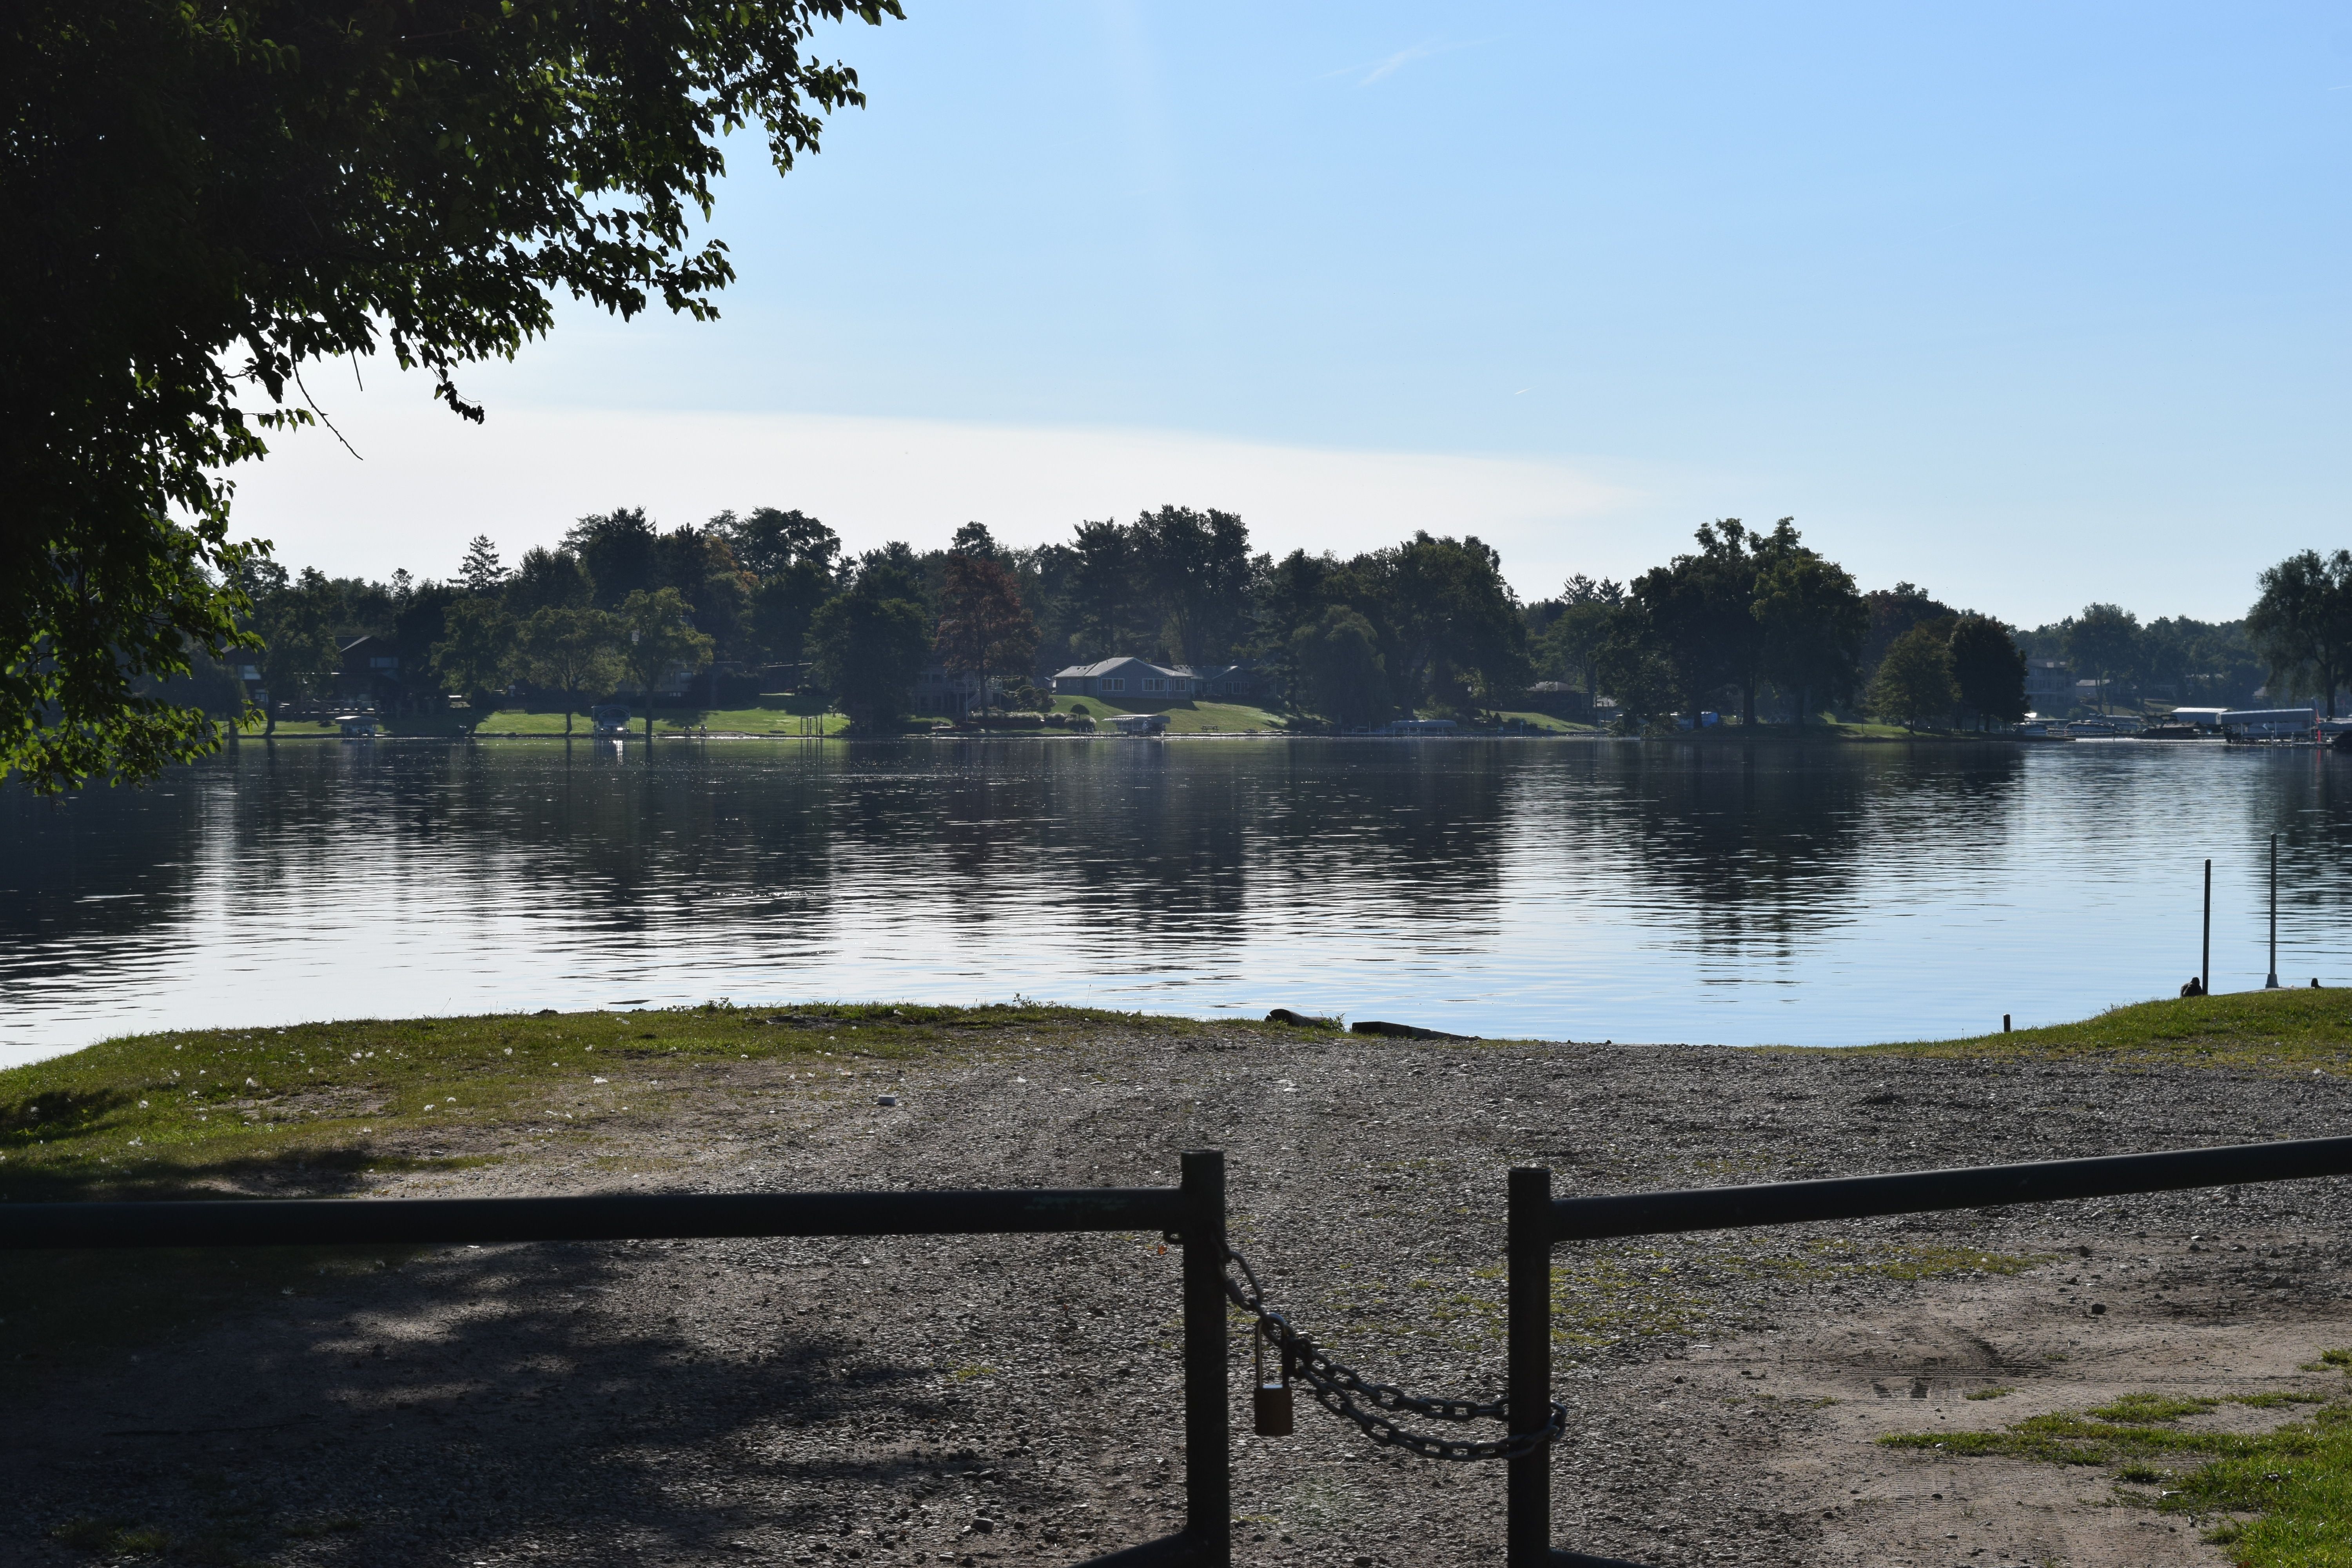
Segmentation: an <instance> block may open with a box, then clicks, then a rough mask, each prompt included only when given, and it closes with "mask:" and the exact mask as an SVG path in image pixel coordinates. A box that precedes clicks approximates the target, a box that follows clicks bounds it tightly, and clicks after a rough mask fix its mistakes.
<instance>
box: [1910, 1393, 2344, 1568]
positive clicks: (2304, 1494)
mask: <svg viewBox="0 0 2352 1568" xmlns="http://www.w3.org/2000/svg"><path fill="white" fill-rule="evenodd" d="M2328 1356H2329V1357H2341V1358H2343V1359H2341V1360H2331V1359H2328V1358H2327V1357H2323V1359H2322V1362H2321V1363H2315V1365H2317V1364H2324V1365H2326V1366H2329V1367H2331V1368H2333V1367H2343V1366H2347V1365H2352V1355H2347V1352H2328ZM2224 1404H2231V1405H2250V1406H2252V1407H2253V1408H2255V1409H2273V1408H2277V1407H2280V1406H2283V1405H2317V1406H2318V1408H2317V1409H2315V1411H2314V1412H2313V1414H2312V1415H2311V1416H2310V1417H2309V1418H2308V1419H2306V1420H2301V1421H2290V1422H2288V1423H2286V1424H2284V1426H2278V1427H2276V1428H2273V1430H2271V1431H2268V1432H2261V1433H2252V1434H2247V1433H2229V1432H2203V1431H2196V1430H2190V1429H2184V1428H2183V1427H2181V1426H2180V1425H2179V1423H2180V1422H2181V1421H2182V1420H2184V1419H2186V1418H2187V1417H2189V1416H2192V1415H2202V1414H2204V1413H2206V1412H2208V1411H2210V1410H2214V1409H2217V1408H2219V1407H2220V1406H2221V1405H2224ZM1879 1441H1880V1442H1881V1443H1884V1444H1885V1445H1887V1446H1888V1447H1896V1448H1917V1449H1929V1450H1937V1451H1941V1452H1943V1453H1947V1454H1953V1455H1961V1456H1979V1455H2000V1456H2004V1457H2008V1458H2022V1459H2034V1460H2040V1461H2042V1462H2045V1463H2050V1464H2061V1465H2085V1466H2087V1465H2112V1466H2114V1467H2116V1480H2117V1481H2118V1482H2123V1483H2128V1484H2131V1485H2137V1486H2160V1487H2163V1488H2165V1490H2163V1491H2161V1492H2160V1493H2158V1496H2157V1497H2156V1498H2155V1499H2153V1500H2152V1501H2153V1503H2154V1506H2155V1507H2157V1508H2158V1509H2159V1510H2164V1511H2166V1512H2168V1513H2184V1514H2189V1515H2192V1516H2195V1517H2196V1518H2197V1519H2198V1520H2199V1521H2200V1522H2203V1521H2211V1522H2212V1528H2211V1529H2210V1530H2208V1531H2207V1532H2206V1535H2205V1539H2206V1540H2208V1541H2210V1542H2215V1543H2216V1544H2220V1545H2225V1546H2228V1547H2230V1548H2231V1553H2230V1555H2231V1561H2233V1562H2235V1563H2238V1564H2240V1565H2241V1568H2352V1399H2347V1398H2344V1397H2340V1396H2331V1395H2327V1394H2242V1395H2239V1396H2237V1397H2235V1398H2231V1399H2221V1398H2206V1397H2202V1396H2199V1395H2182V1394H2160V1393H2139V1394H2125V1395H2124V1396H2123V1397H2122V1398H2120V1399H2117V1400H2115V1401H2113V1402H2112V1403H2110V1404H2107V1405H2099V1406H2096V1407H2095V1408H2093V1409H2090V1410H2085V1411H2083V1412H2081V1413H2079V1414H2073V1413H2059V1414H2053V1415H2035V1416H2031V1417H2029V1418H2028V1419H2026V1420H2023V1421H2020V1422H2017V1423H2015V1424H2013V1425H2011V1426H2007V1427H2005V1428H2003V1429H2002V1430H2000V1431H1998V1432H1940V1433H1939V1432H1897V1433H1890V1434H1889V1435H1887V1436H1884V1437H1881V1438H1880V1439H1879ZM2151 1461H2161V1462H2168V1463H2169V1464H2170V1465H2171V1466H2172V1467H2173V1468H2165V1466H2164V1464H2163V1463H2155V1462H2151ZM2191 1465H2193V1467H2194V1468H2189V1467H2190V1466H2191ZM2126 1495H2127V1496H2139V1494H2126ZM2140 1500H2142V1501H2143V1502H2146V1501H2148V1500H2147V1499H2145V1498H2144V1497H2141V1498H2140Z"/></svg>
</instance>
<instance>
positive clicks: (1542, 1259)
mask: <svg viewBox="0 0 2352 1568" xmlns="http://www.w3.org/2000/svg"><path fill="white" fill-rule="evenodd" d="M1504 1257H1505V1262H1506V1266H1507V1268H1508V1270H1509V1275H1510V1278H1509V1281H1508V1287H1509V1294H1508V1300H1507V1307H1506V1311H1507V1318H1506V1319H1505V1327H1504V1333H1505V1341H1506V1348H1507V1370H1506V1373H1505V1387H1506V1395H1505V1396H1506V1397H1507V1399H1508V1400H1509V1401H1510V1406H1511V1430H1512V1431H1513V1432H1514V1433H1518V1432H1540V1431H1541V1430H1543V1427H1544V1425H1545V1423H1546V1422H1548V1421H1549V1420H1550V1418H1551V1172H1550V1171H1549V1170H1548V1169H1546V1168H1545V1167H1543V1166H1541V1165H1521V1166H1518V1167H1517V1168H1516V1169H1514V1170H1513V1171H1512V1172H1511V1176H1510V1231H1509V1235H1508V1237H1507V1241H1506V1243H1505V1252H1504ZM1503 1486H1504V1524H1503V1532H1504V1533H1503V1542H1504V1562H1505V1563H1506V1564H1507V1568H1544V1565H1545V1564H1546V1563H1549V1562H1550V1561H1551V1450H1550V1449H1549V1447H1543V1448H1538V1449H1537V1450H1536V1451H1535V1452H1534V1453H1532V1454H1528V1455H1527V1456H1525V1457H1523V1458H1517V1459H1513V1460H1511V1461H1509V1465H1508V1468H1507V1474H1506V1476H1505V1479H1504V1483H1503Z"/></svg>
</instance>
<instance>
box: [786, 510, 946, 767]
mask: <svg viewBox="0 0 2352 1568" xmlns="http://www.w3.org/2000/svg"><path fill="white" fill-rule="evenodd" d="M901 548H902V549H903V548H904V547H903V546H902V547H901ZM919 592H920V584H919V580H918V579H917V578H916V577H915V574H913V572H912V571H911V569H910V568H909V567H908V565H907V564H906V563H904V562H903V561H900V560H898V559H897V558H896V557H894V556H893V555H892V554H891V553H890V552H887V551H877V552H869V553H868V554H867V555H866V557H865V558H864V559H863V560H862V561H861V563H860V565H859V570H858V574H857V578H856V582H854V583H853V584H851V586H850V588H849V589H848V591H847V592H845V593H844V594H841V595H836V596H835V597H834V598H832V599H829V600H827V601H826V602H825V603H824V606H823V607H822V608H820V609H819V610H818V611H817V613H816V618H815V620H814V624H813V625H811V626H810V627H809V644H810V647H811V648H812V650H813V651H814V654H815V656H816V658H815V670H816V677H817V679H819V680H821V681H823V682H824V685H825V686H826V687H827V688H828V689H830V690H831V691H832V692H833V699H834V702H835V706H837V707H838V708H840V710H842V711H843V712H844V713H846V714H848V715H849V718H850V721H852V722H853V723H856V724H860V725H866V726H880V725H884V724H887V723H888V722H890V721H893V720H896V719H898V718H899V717H901V716H902V715H904V714H905V713H906V712H907V711H908V710H909V709H910V708H911V707H913V705H914V695H915V678H916V677H917V676H919V675H920V674H921V673H922V669H923V660H924V659H925V658H929V654H930V648H931V627H930V617H929V615H928V614H926V613H925V611H924V608H923V605H922V603H921V600H920V598H919V596H918V595H919Z"/></svg>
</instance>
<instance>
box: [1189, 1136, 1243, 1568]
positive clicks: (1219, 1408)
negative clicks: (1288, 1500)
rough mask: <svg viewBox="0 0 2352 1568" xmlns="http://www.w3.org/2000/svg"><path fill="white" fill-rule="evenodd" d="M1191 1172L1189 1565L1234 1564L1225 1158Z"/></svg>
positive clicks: (1197, 1155)
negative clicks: (1227, 1376)
mask: <svg viewBox="0 0 2352 1568" xmlns="http://www.w3.org/2000/svg"><path fill="white" fill-rule="evenodd" d="M1183 1171H1184V1183H1183V1191H1184V1205H1185V1216H1184V1229H1183V1237H1184V1533H1185V1534H1186V1535H1188V1536H1190V1537H1192V1555H1191V1556H1190V1557H1189V1558H1187V1559H1186V1560H1187V1561H1188V1562H1192V1563H1199V1564H1201V1565H1202V1568H1227V1564H1229V1563H1232V1562H1233V1560H1234V1558H1233V1551H1234V1547H1233V1513H1234V1503H1233V1468H1232V1467H1233V1461H1232V1458H1230V1456H1229V1453H1228V1445H1227V1442H1226V1433H1225V1424H1226V1418H1227V1417H1226V1409H1225V1402H1226V1397H1227V1394H1226V1387H1225V1361H1226V1344H1225V1157H1224V1155H1223V1153H1221V1152H1218V1151H1216V1150H1214V1149H1195V1150H1190V1151H1187V1152H1186V1153H1185V1154H1184V1157H1183Z"/></svg>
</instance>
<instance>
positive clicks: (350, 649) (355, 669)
mask: <svg viewBox="0 0 2352 1568" xmlns="http://www.w3.org/2000/svg"><path fill="white" fill-rule="evenodd" d="M257 673H258V672H257ZM406 695H407V691H406V689H405V688H404V685H403V683H402V680H401V677H400V645H399V644H398V643H395V642H394V641H393V640H392V639H391V638H390V637H355V638H353V639H352V641H350V642H347V643H345V644H344V645H343V647H342V654H341V658H339V659H337V661H336V665H335V700H337V701H338V702H347V703H365V704H368V705H370V706H372V707H373V708H374V709H375V710H377V711H379V712H383V713H391V712H394V711H396V710H398V709H399V707H400V702H401V699H402V698H404V696H406Z"/></svg>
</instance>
